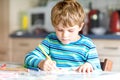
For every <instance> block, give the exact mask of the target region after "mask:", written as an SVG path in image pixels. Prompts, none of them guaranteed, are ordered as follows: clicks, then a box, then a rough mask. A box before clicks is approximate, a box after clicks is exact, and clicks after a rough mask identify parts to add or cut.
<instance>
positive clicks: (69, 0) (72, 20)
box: [51, 0, 85, 27]
mask: <svg viewBox="0 0 120 80" xmlns="http://www.w3.org/2000/svg"><path fill="white" fill-rule="evenodd" d="M84 18H85V13H84V10H83V8H82V6H81V5H80V4H79V3H78V2H77V1H76V0H64V1H60V2H58V3H57V4H56V5H55V6H54V7H53V8H52V11H51V21H52V24H53V26H54V27H56V26H57V25H58V24H59V23H60V22H61V23H62V24H63V26H64V27H68V26H71V27H72V26H74V25H79V26H80V25H81V23H82V22H83V21H84Z"/></svg>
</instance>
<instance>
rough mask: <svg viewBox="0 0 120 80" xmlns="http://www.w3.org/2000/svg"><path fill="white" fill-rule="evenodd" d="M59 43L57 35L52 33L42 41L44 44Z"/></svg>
mask: <svg viewBox="0 0 120 80" xmlns="http://www.w3.org/2000/svg"><path fill="white" fill-rule="evenodd" d="M55 42H59V40H58V38H57V36H56V33H50V34H48V35H47V36H46V38H45V39H44V40H43V41H42V43H55Z"/></svg>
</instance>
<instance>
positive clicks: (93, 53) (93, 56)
mask: <svg viewBox="0 0 120 80" xmlns="http://www.w3.org/2000/svg"><path fill="white" fill-rule="evenodd" d="M87 62H89V63H90V64H92V66H93V69H94V70H102V69H101V65H100V59H99V56H98V53H97V50H96V47H93V48H91V49H90V50H89V51H88V52H87Z"/></svg>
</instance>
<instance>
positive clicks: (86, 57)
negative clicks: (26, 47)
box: [25, 33, 101, 70]
mask: <svg viewBox="0 0 120 80" xmlns="http://www.w3.org/2000/svg"><path fill="white" fill-rule="evenodd" d="M80 36H81V38H80V39H79V40H78V41H76V42H72V43H70V44H62V43H61V42H60V41H59V40H58V38H57V36H56V34H55V33H51V34H49V35H48V36H47V37H46V38H45V39H44V40H43V41H42V42H41V43H40V44H39V45H41V46H42V47H43V48H44V50H45V52H46V53H47V54H48V55H49V56H50V57H51V59H52V60H53V61H56V65H57V67H78V66H80V65H82V64H84V63H85V62H89V63H91V64H92V66H93V68H94V70H99V69H101V66H100V61H99V57H98V54H97V50H96V46H95V45H94V44H93V42H92V40H91V39H90V38H88V37H85V36H84V35H81V34H80ZM45 59H46V57H45V55H44V54H43V53H42V51H41V49H40V48H39V46H37V47H36V48H35V49H34V50H33V51H31V52H29V53H28V54H27V55H26V56H25V65H27V66H32V67H38V64H39V62H40V61H41V60H45Z"/></svg>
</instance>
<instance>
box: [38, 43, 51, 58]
mask: <svg viewBox="0 0 120 80" xmlns="http://www.w3.org/2000/svg"><path fill="white" fill-rule="evenodd" d="M39 48H40V49H41V50H42V52H43V54H44V55H45V56H46V58H47V59H50V60H51V58H50V56H48V54H47V53H46V52H45V51H44V49H43V47H42V46H41V45H39Z"/></svg>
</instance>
